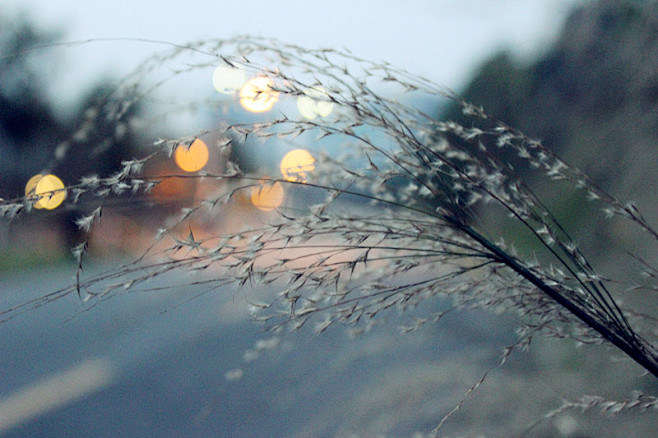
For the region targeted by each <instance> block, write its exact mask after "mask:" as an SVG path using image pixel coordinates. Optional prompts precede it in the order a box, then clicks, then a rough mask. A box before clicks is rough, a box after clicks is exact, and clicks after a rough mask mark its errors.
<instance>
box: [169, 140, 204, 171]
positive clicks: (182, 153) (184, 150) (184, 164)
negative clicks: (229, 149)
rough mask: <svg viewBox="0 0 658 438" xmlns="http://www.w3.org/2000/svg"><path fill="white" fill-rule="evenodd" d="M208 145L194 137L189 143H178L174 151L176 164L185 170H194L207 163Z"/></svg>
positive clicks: (201, 167)
mask: <svg viewBox="0 0 658 438" xmlns="http://www.w3.org/2000/svg"><path fill="white" fill-rule="evenodd" d="M208 157H209V152H208V146H206V144H205V143H204V142H203V140H201V139H198V138H197V139H196V140H194V141H193V142H192V144H191V145H189V146H187V145H184V144H179V145H178V146H177V147H176V151H175V152H174V161H175V162H176V165H177V166H178V167H180V168H181V169H182V170H184V171H185V172H196V171H198V170H201V169H203V167H204V166H205V165H206V164H207V163H208Z"/></svg>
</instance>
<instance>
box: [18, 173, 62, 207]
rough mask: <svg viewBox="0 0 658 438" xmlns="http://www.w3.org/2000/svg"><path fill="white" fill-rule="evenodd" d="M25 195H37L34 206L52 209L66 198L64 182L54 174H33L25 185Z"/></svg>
mask: <svg viewBox="0 0 658 438" xmlns="http://www.w3.org/2000/svg"><path fill="white" fill-rule="evenodd" d="M25 195H26V196H38V197H39V200H38V201H37V202H35V203H34V208H45V209H46V210H53V209H55V208H57V207H59V206H60V204H61V203H62V202H64V199H66V190H65V189H64V183H63V182H62V180H61V179H59V178H57V177H56V176H55V175H34V176H33V177H32V178H30V179H29V181H28V182H27V184H26V185H25Z"/></svg>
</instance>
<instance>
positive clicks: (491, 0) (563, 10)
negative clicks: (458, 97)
mask: <svg viewBox="0 0 658 438" xmlns="http://www.w3.org/2000/svg"><path fill="white" fill-rule="evenodd" d="M585 1H587V0H435V1H429V0H424V1H423V0H404V1H403V0H397V1H394V0H361V1H359V0H333V1H310V0H309V1H306V2H301V1H292V0H282V1H278V2H275V1H272V0H251V1H250V0H242V1H235V0H234V1H222V0H215V1H210V0H199V1H194V0H191V1H185V2H183V1H171V0H162V1H152V0H114V1H112V2H107V1H98V0H86V1H80V0H57V1H52V0H3V4H4V6H3V9H4V10H8V11H10V12H12V11H20V10H23V11H27V12H28V13H29V14H30V15H31V16H32V17H33V18H35V19H36V20H37V22H39V23H40V24H43V25H46V26H54V27H59V28H61V29H62V30H64V31H65V33H66V40H84V39H89V38H99V37H139V38H150V39H158V40H166V41H171V42H175V43H185V42H188V41H193V40H197V39H199V38H204V37H211V38H221V37H229V36H233V35H237V34H253V35H257V36H265V37H276V38H279V39H282V40H284V41H287V42H291V43H295V44H300V45H306V46H308V47H320V46H321V47H346V48H348V49H350V50H351V51H352V52H353V53H355V54H357V55H360V56H362V57H365V58H369V59H373V60H386V61H388V62H390V63H392V64H394V65H397V66H401V67H404V68H406V69H407V70H409V71H410V72H412V73H416V74H420V75H423V76H425V77H428V78H430V79H432V80H434V81H435V82H437V83H439V84H440V85H445V86H448V87H450V88H455V89H458V88H459V87H460V86H461V85H463V84H464V83H465V82H466V81H467V80H468V78H469V74H470V73H471V72H472V69H473V68H474V67H475V66H476V65H477V64H478V63H480V62H481V61H482V60H483V59H484V58H485V57H486V56H487V55H488V54H490V53H491V52H493V51H495V50H496V49H500V48H505V47H507V48H510V49H512V50H513V51H516V52H517V53H519V54H521V55H531V56H532V55H534V54H537V53H538V52H540V51H541V50H542V49H543V48H544V47H546V45H547V44H548V42H550V41H551V39H552V38H554V37H555V35H556V33H557V32H558V31H559V30H560V28H561V26H562V22H563V19H564V17H565V16H566V14H567V12H568V11H569V9H570V7H571V6H572V5H573V4H578V3H583V2H585ZM159 49H160V48H158V47H154V46H153V45H149V44H145V43H134V42H115V43H102V44H101V43H94V44H88V45H82V46H76V47H67V48H66V49H65V50H64V53H65V54H66V57H65V59H64V60H63V64H62V65H61V66H60V68H59V72H58V75H57V82H58V86H57V87H56V89H55V91H54V92H55V93H59V94H61V95H60V96H57V97H58V98H63V97H64V95H66V94H67V93H70V92H71V91H70V90H73V89H79V88H80V87H79V84H80V83H81V82H83V83H84V82H85V81H91V79H92V78H94V77H98V76H99V75H120V74H124V73H127V72H128V71H129V70H130V69H131V67H133V66H134V65H136V64H137V63H138V61H139V60H141V59H143V58H145V57H147V56H148V55H149V54H151V53H153V52H154V51H156V50H159Z"/></svg>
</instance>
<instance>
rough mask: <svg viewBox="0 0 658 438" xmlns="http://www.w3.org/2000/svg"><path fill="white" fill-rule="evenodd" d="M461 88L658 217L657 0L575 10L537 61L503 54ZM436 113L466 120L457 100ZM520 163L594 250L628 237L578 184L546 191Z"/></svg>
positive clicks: (497, 115) (648, 215)
mask: <svg viewBox="0 0 658 438" xmlns="http://www.w3.org/2000/svg"><path fill="white" fill-rule="evenodd" d="M460 94H461V96H462V97H463V98H464V99H465V100H466V101H468V102H471V103H473V104H475V105H478V106H482V107H483V108H484V110H485V112H487V113H488V114H489V115H490V116H492V118H493V119H496V120H500V121H502V122H504V123H505V124H507V125H509V126H512V127H514V128H517V129H519V130H520V131H522V132H524V133H525V134H527V135H529V136H530V137H532V138H536V139H538V140H541V141H542V143H543V144H544V145H545V146H547V147H549V148H550V149H551V150H553V151H554V152H555V153H557V154H558V155H559V156H561V157H562V158H564V159H565V160H566V161H567V162H569V163H571V164H572V165H575V166H576V167H578V168H580V169H581V170H583V171H584V172H585V173H586V174H588V175H590V176H591V177H592V178H593V179H594V181H595V182H596V183H597V184H598V185H599V186H600V187H602V188H603V189H605V190H607V191H610V192H611V193H613V194H615V195H616V196H618V197H619V198H621V199H627V200H628V199H632V200H634V201H636V203H637V205H638V206H639V207H640V209H641V211H642V212H643V213H644V214H645V216H646V218H647V220H648V221H649V223H656V222H657V221H658V208H656V206H657V205H658V202H657V201H658V199H657V197H656V190H655V188H656V187H658V162H657V157H658V154H657V153H656V152H657V148H658V3H657V2H655V1H630V0H625V1H617V0H614V1H611V0H601V1H595V2H587V3H586V4H585V5H583V6H580V7H578V8H576V9H574V10H573V11H572V12H571V14H570V16H569V17H568V19H567V20H566V22H565V23H564V25H563V29H562V31H561V33H560V34H559V37H558V39H557V41H556V42H555V43H554V44H553V45H552V46H551V47H548V48H546V49H545V50H544V51H543V53H542V54H541V55H540V56H539V57H538V58H537V59H535V60H533V61H531V62H526V61H523V60H519V59H516V58H515V57H514V56H513V55H512V54H511V53H509V52H501V53H498V54H496V55H495V56H493V57H491V58H490V59H489V60H487V61H486V62H484V63H483V64H482V65H481V67H480V68H479V70H478V71H477V72H476V74H475V75H474V76H473V79H472V80H471V81H470V83H469V85H468V86H467V87H466V88H465V89H464V90H462V91H461V93H460ZM440 117H441V118H442V119H447V120H455V121H457V122H460V123H465V121H466V117H465V116H463V115H462V114H461V109H460V108H459V107H458V106H457V105H453V106H451V107H449V108H447V109H446V110H445V111H444V112H443V114H441V116H440ZM489 146H490V148H493V149H495V148H496V146H495V145H493V144H491V145H489ZM501 153H504V151H502V150H501ZM507 158H508V159H510V160H512V162H514V159H515V157H511V156H510V157H507ZM520 169H521V166H519V170H518V172H519V177H520V178H521V179H523V180H524V181H526V182H529V183H530V184H531V185H532V186H533V190H535V191H536V192H538V194H539V196H540V198H548V200H549V202H550V203H551V204H552V205H551V207H552V208H554V212H555V213H557V214H558V215H559V217H560V219H561V220H562V221H563V222H564V223H566V224H567V225H570V226H572V229H573V228H576V230H577V231H578V234H579V235H585V236H589V237H588V239H589V243H590V245H592V246H594V249H595V250H596V249H597V248H598V249H603V248H606V253H607V250H608V249H609V245H610V243H611V242H614V241H615V240H618V239H620V238H626V236H625V235H624V231H623V230H621V229H620V228H619V227H618V226H612V225H611V224H610V223H609V222H605V221H599V222H592V219H591V215H590V214H588V213H587V212H588V210H589V209H588V208H583V206H584V203H585V201H584V199H583V194H582V193H577V190H576V189H575V188H574V187H568V186H566V185H565V186H564V192H563V193H560V194H555V193H545V192H542V189H543V187H542V185H541V182H540V181H539V180H537V181H533V180H532V179H531V178H530V179H528V178H529V176H528V175H526V174H524V173H523V171H522V170H520ZM501 222H503V221H501ZM510 232H513V230H510Z"/></svg>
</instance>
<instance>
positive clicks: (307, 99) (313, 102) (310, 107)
mask: <svg viewBox="0 0 658 438" xmlns="http://www.w3.org/2000/svg"><path fill="white" fill-rule="evenodd" d="M328 96H329V95H328V94H327V91H326V90H325V89H324V88H322V87H314V88H309V89H307V90H304V95H303V96H299V97H298V98H297V109H298V110H299V113H300V114H301V115H302V116H304V117H305V118H307V119H309V120H313V119H315V118H316V117H318V116H320V117H327V116H328V115H329V114H331V112H332V111H333V109H334V103H333V102H329V101H328V100H327V99H328Z"/></svg>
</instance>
